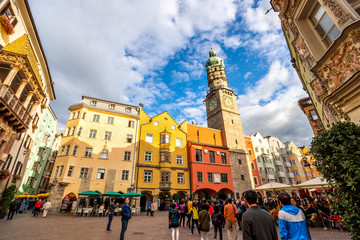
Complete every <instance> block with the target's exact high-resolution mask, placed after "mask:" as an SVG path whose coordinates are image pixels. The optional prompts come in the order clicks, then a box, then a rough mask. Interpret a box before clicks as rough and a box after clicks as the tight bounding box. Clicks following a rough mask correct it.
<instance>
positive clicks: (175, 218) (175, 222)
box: [169, 210, 180, 228]
mask: <svg viewBox="0 0 360 240" xmlns="http://www.w3.org/2000/svg"><path fill="white" fill-rule="evenodd" d="M179 216H180V215H179V211H178V210H170V211H169V227H172V228H177V227H179V226H180V223H179Z"/></svg>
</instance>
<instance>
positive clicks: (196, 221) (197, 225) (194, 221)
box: [191, 219, 200, 234]
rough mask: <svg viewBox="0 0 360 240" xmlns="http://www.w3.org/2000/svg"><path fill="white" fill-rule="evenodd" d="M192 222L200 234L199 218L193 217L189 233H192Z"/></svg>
mask: <svg viewBox="0 0 360 240" xmlns="http://www.w3.org/2000/svg"><path fill="white" fill-rule="evenodd" d="M194 224H196V227H197V229H198V232H199V234H200V229H199V219H193V220H192V224H191V234H193V233H194Z"/></svg>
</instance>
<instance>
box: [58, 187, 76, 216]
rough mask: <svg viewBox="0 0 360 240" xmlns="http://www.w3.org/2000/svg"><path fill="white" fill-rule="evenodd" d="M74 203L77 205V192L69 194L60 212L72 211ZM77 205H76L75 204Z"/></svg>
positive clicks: (64, 199)
mask: <svg viewBox="0 0 360 240" xmlns="http://www.w3.org/2000/svg"><path fill="white" fill-rule="evenodd" d="M74 202H76V203H74ZM73 203H74V204H76V205H77V197H76V195H75V193H73V192H71V193H69V194H67V195H66V196H65V197H64V198H63V200H62V203H61V208H60V212H71V211H72V210H73V209H72V207H73ZM75 207H76V206H75Z"/></svg>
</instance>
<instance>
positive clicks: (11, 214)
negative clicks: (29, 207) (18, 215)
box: [7, 210, 16, 220]
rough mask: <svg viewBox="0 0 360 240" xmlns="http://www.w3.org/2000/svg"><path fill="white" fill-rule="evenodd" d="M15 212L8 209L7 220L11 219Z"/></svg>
mask: <svg viewBox="0 0 360 240" xmlns="http://www.w3.org/2000/svg"><path fill="white" fill-rule="evenodd" d="M15 212H16V210H10V211H9V213H8V217H7V220H9V219H10V220H11V219H12V218H13V216H14V213H15Z"/></svg>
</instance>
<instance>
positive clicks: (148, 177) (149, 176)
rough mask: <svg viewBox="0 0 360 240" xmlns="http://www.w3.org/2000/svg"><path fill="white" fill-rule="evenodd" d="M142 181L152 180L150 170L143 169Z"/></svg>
mask: <svg viewBox="0 0 360 240" xmlns="http://www.w3.org/2000/svg"><path fill="white" fill-rule="evenodd" d="M144 182H152V171H151V170H144Z"/></svg>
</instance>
